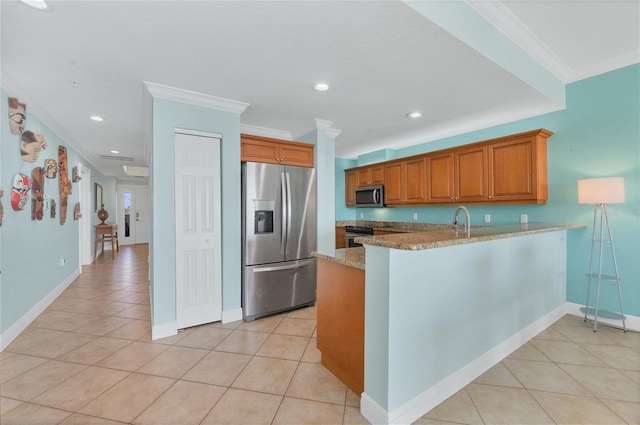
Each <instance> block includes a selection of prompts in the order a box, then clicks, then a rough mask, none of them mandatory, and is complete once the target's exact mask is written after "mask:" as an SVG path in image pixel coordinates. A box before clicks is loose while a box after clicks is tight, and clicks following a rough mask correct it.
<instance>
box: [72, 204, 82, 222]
mask: <svg viewBox="0 0 640 425" xmlns="http://www.w3.org/2000/svg"><path fill="white" fill-rule="evenodd" d="M80 217H82V214H81V213H80V202H76V205H75V206H74V207H73V220H74V221H78V220H80Z"/></svg>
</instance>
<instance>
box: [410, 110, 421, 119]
mask: <svg viewBox="0 0 640 425" xmlns="http://www.w3.org/2000/svg"><path fill="white" fill-rule="evenodd" d="M407 116H408V117H409V118H420V117H421V116H422V112H418V111H413V112H409V113H408V114H407Z"/></svg>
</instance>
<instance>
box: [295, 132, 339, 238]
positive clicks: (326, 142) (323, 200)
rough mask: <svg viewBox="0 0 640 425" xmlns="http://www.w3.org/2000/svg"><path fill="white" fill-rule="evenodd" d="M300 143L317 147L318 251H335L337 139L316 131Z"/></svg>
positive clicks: (300, 140) (307, 135) (303, 138)
mask: <svg viewBox="0 0 640 425" xmlns="http://www.w3.org/2000/svg"><path fill="white" fill-rule="evenodd" d="M297 141H299V142H304V143H312V144H314V145H316V150H315V155H314V159H315V168H316V216H317V219H316V231H317V235H316V250H318V251H326V250H327V249H333V248H334V247H335V244H336V242H335V241H336V239H335V225H336V220H335V211H336V206H335V196H334V194H333V191H334V188H335V187H336V182H335V175H336V172H335V160H334V158H335V150H336V149H335V139H334V138H333V137H329V136H327V134H326V131H325V130H314V131H312V132H310V133H308V134H305V135H304V136H301V137H300V138H298V139H297Z"/></svg>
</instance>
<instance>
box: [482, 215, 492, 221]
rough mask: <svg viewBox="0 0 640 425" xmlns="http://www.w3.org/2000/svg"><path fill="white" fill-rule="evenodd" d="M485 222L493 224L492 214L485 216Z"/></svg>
mask: <svg viewBox="0 0 640 425" xmlns="http://www.w3.org/2000/svg"><path fill="white" fill-rule="evenodd" d="M484 222H485V223H491V214H485V215H484Z"/></svg>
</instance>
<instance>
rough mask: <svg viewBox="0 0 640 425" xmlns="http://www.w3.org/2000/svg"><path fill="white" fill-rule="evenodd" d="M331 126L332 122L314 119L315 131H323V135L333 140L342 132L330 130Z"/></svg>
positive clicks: (334, 129)
mask: <svg viewBox="0 0 640 425" xmlns="http://www.w3.org/2000/svg"><path fill="white" fill-rule="evenodd" d="M332 125H333V121H327V120H321V119H318V118H316V129H317V130H323V131H324V134H325V135H326V136H328V137H331V138H332V139H335V138H336V137H338V136H339V135H340V133H342V130H338V129H337V128H331V126H332Z"/></svg>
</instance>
